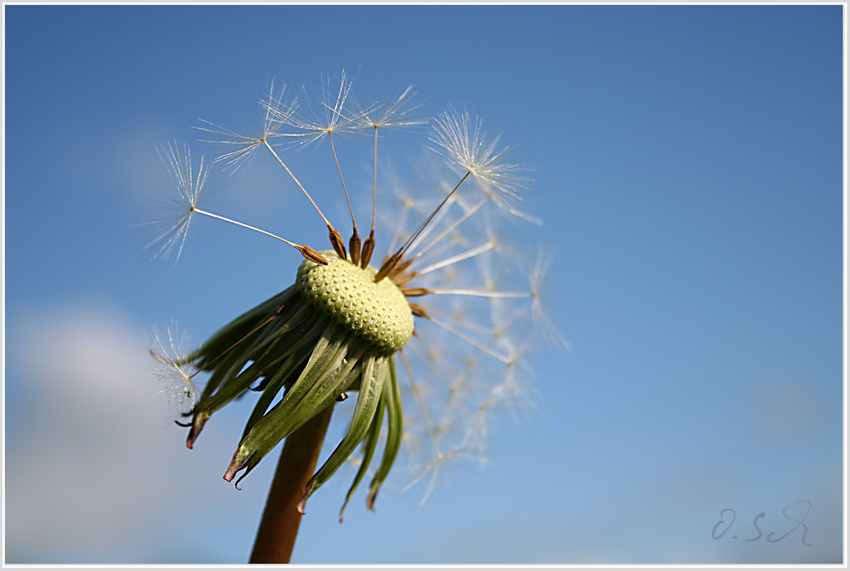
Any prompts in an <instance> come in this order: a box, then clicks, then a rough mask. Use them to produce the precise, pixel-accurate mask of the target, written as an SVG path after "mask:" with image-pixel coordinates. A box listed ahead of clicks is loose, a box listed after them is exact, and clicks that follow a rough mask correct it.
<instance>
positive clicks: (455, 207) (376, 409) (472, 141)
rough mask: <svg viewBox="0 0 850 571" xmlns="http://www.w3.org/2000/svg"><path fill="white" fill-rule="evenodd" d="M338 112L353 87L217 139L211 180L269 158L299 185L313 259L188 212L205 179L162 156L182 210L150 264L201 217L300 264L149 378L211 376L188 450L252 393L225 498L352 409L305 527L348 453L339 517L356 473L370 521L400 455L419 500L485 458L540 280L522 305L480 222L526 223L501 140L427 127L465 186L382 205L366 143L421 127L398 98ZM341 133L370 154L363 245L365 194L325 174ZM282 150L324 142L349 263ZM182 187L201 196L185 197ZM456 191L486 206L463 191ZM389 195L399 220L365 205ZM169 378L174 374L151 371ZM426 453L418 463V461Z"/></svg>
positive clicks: (409, 99)
mask: <svg viewBox="0 0 850 571" xmlns="http://www.w3.org/2000/svg"><path fill="white" fill-rule="evenodd" d="M284 101H286V102H284ZM351 101H353V95H352V82H351V81H350V80H349V79H348V78H347V77H346V76H345V74H344V73H343V75H342V76H341V78H340V81H339V85H338V86H334V87H333V88H331V86H330V83H326V84H325V86H324V90H323V96H322V97H321V98H320V100H319V102H318V103H311V102H310V100H309V99H305V104H306V109H307V110H308V112H309V113H310V114H307V115H305V114H302V113H296V111H295V109H296V106H295V104H294V101H290V100H288V99H286V100H284V98H283V96H282V94H281V95H275V94H274V92H272V95H270V96H269V98H268V99H267V100H266V101H265V102H264V107H265V109H266V116H265V119H264V123H263V126H262V130H261V133H262V134H261V135H260V136H259V137H257V136H253V137H249V136H247V135H246V136H241V135H237V134H235V133H234V132H232V131H229V130H217V131H215V132H217V133H219V134H222V135H223V139H224V141H225V142H227V143H228V144H230V145H231V146H234V150H231V151H229V152H227V153H225V154H224V155H222V157H219V160H222V161H224V162H225V163H230V164H231V165H232V164H234V163H238V164H239V165H240V166H241V165H244V164H245V163H246V162H247V159H248V158H250V156H251V155H252V154H253V153H254V152H256V151H258V150H260V149H265V151H268V152H269V153H270V154H272V155H273V156H274V158H275V159H276V160H277V161H278V163H279V164H280V165H281V166H282V167H283V169H284V171H285V175H284V176H285V178H288V179H290V180H292V181H294V182H296V183H297V184H298V186H299V187H300V188H301V190H302V191H303V192H304V194H305V196H306V197H307V198H308V199H309V202H310V203H311V204H312V206H313V207H314V209H315V210H316V211H317V212H318V213H319V214H320V215H321V218H322V221H323V223H324V224H326V226H327V228H328V232H329V242H330V246H331V248H332V249H321V248H318V247H317V248H316V249H313V248H312V247H311V246H308V245H306V244H297V243H295V242H290V241H288V240H286V239H284V238H280V237H278V236H276V235H274V234H271V233H270V232H267V231H265V230H260V229H259V228H256V227H253V226H250V225H248V224H245V223H243V222H237V221H235V220H233V219H230V218H227V217H225V216H222V215H219V214H214V213H211V212H208V211H206V210H201V209H199V208H198V206H197V194H198V193H199V191H200V186H201V185H202V180H203V179H205V178H206V174H204V176H203V177H202V178H200V177H195V178H193V177H192V172H191V170H188V171H187V168H189V169H190V168H191V167H186V166H185V164H184V162H183V161H182V160H180V157H178V156H177V155H176V153H174V152H172V153H171V155H170V156H171V157H172V160H171V161H170V162H171V164H172V165H173V164H175V163H176V164H178V165H184V166H182V167H181V168H182V169H183V170H182V171H179V170H178V169H172V170H178V172H179V175H178V176H177V177H176V179H175V182H176V183H177V186H178V194H180V196H181V197H183V199H184V200H183V202H186V203H188V204H187V206H188V207H187V208H186V209H185V210H184V212H183V218H178V219H177V220H178V222H179V223H178V224H177V225H176V230H175V229H174V228H173V227H169V228H170V231H169V234H168V238H167V239H165V238H163V240H162V242H161V244H164V246H162V245H161V246H160V249H162V248H163V247H165V248H171V249H174V248H177V249H178V253H179V248H180V247H182V240H185V235H186V231H187V230H188V220H189V219H190V217H191V216H193V215H195V214H201V215H204V216H206V217H209V218H213V219H217V220H220V221H226V222H230V223H233V224H236V225H238V226H240V227H243V228H248V229H252V230H256V231H258V232H261V233H263V234H265V235H268V236H272V237H274V238H277V239H279V240H282V241H284V242H286V243H287V244H289V245H290V246H293V247H295V248H297V249H299V251H300V252H301V254H302V256H303V257H304V258H305V259H304V260H303V261H302V262H301V263H300V266H299V267H298V268H297V272H296V273H295V279H294V283H293V284H292V285H291V286H290V287H288V288H285V289H283V291H281V292H280V293H278V294H276V295H274V296H272V297H271V298H269V299H268V300H266V301H265V302H263V303H261V304H259V305H258V306H256V307H255V308H253V309H250V310H249V311H247V312H245V313H244V314H242V315H241V316H239V317H237V318H236V319H234V320H233V321H232V322H230V323H229V324H227V325H225V326H224V327H222V328H221V329H220V330H219V331H217V332H216V333H214V334H213V335H212V336H211V337H210V338H209V339H208V340H207V341H206V342H204V343H203V344H202V345H201V346H200V348H198V349H197V350H196V351H194V352H192V353H191V354H189V356H184V357H175V358H173V359H170V360H168V359H163V360H160V359H158V362H159V364H160V365H163V366H170V367H172V368H174V367H175V366H176V365H177V364H179V367H178V368H177V374H178V375H179V376H180V378H184V379H191V378H192V377H191V376H188V375H190V373H189V372H187V371H185V370H184V369H183V367H188V366H190V365H191V366H192V367H194V369H193V370H196V371H202V372H204V373H206V374H208V375H209V378H208V381H207V383H206V385H205V387H204V390H203V392H202V393H201V395H200V396H199V397H198V400H197V402H194V401H193V402H192V405H193V406H192V422H191V425H190V428H189V434H188V436H187V446H189V447H192V446H193V445H194V443H195V442H196V440H197V439H198V437H199V435H200V434H201V432H202V430H203V428H204V426H205V424H206V423H207V421H208V420H209V419H210V417H211V416H212V414H213V413H215V412H216V411H218V410H220V409H221V408H222V407H224V406H226V405H227V404H229V403H230V402H232V401H234V400H235V399H237V398H239V397H240V396H242V395H243V394H246V393H247V392H248V391H255V392H256V393H258V398H257V401H256V404H255V406H254V409H253V411H252V413H251V414H250V415H249V418H248V420H247V423H246V426H245V428H244V431H243V434H242V437H241V440H240V442H239V445H238V446H237V449H236V451H235V452H234V454H233V457H232V459H231V462H230V464H229V465H228V466H227V469H226V472H225V479H226V480H228V481H232V480H234V479H236V482H237V483H238V482H239V481H240V480H241V479H242V478H244V477H245V476H246V475H247V474H249V473H250V472H251V471H252V470H253V469H254V468H256V466H257V465H258V464H259V463H260V462H261V461H262V460H263V458H264V457H265V456H266V455H268V454H269V453H270V452H271V451H272V450H273V449H274V448H275V447H276V446H277V444H278V443H280V442H281V441H282V440H285V439H289V438H290V437H292V435H293V434H296V431H298V430H299V429H300V428H301V427H302V426H305V425H307V424H308V423H311V422H312V421H313V420H314V419H316V418H318V417H319V416H320V415H324V414H326V413H327V411H329V410H331V408H332V407H334V406H335V403H336V402H338V401H340V400H342V399H344V398H345V397H346V396H349V397H354V395H355V394H356V399H353V400H354V401H355V402H354V405H353V408H354V410H353V413H352V418H351V420H350V422H349V424H348V429H347V431H346V432H345V434H344V436H343V437H342V439H341V441H340V442H339V444H338V446H337V447H336V449H335V450H334V451H333V452H331V454H330V455H329V456H328V457H327V458H325V459H324V461H323V463H322V464H321V466H320V467H319V468H318V470H316V471H315V473H314V474H313V477H312V479H310V481H309V482H308V483H307V486H306V488H305V489H304V490H303V496H302V498H301V501H300V503H299V506H298V507H299V510H301V511H303V510H304V507H305V504H306V502H307V500H308V498H309V497H310V495H311V494H312V493H314V492H315V491H316V490H318V489H319V488H320V487H321V486H322V485H323V484H324V483H325V482H327V481H328V479H330V478H331V477H332V476H333V475H334V473H336V472H337V470H338V469H339V468H340V467H341V466H342V465H343V464H345V463H348V462H349V461H350V460H349V459H350V457H352V456H353V455H355V454H356V453H357V450H360V451H361V455H360V456H359V460H358V461H357V462H356V463H355V466H356V475H355V478H354V481H353V482H352V484H351V486H350V488H349V491H348V494H347V495H346V498H345V501H344V503H343V509H344V508H345V505H347V503H348V501H349V499H350V498H351V497H352V494H353V493H354V492H355V491H356V489H357V488H358V486H359V484H360V482H361V481H362V480H363V479H364V478H365V477H366V475H367V474H370V475H371V481H370V483H369V491H368V496H367V506H368V507H370V508H371V507H373V505H374V502H375V499H376V496H377V494H378V491H379V490H380V489H381V487H382V486H383V484H384V482H385V481H386V480H387V478H388V477H389V474H390V471H391V469H392V467H393V466H394V465H395V464H396V460H397V457H398V456H399V454H400V451H401V450H402V449H405V450H406V451H407V453H408V456H409V457H411V461H412V463H413V464H415V465H418V466H419V472H418V474H417V478H416V482H418V483H422V484H424V487H425V492H426V493H425V495H426V496H427V495H428V494H430V493H431V492H432V491H433V489H434V487H435V485H436V482H437V481H438V478H439V474H440V473H441V472H442V470H443V466H444V465H445V464H446V463H447V462H453V461H455V460H460V459H473V460H475V461H481V460H483V459H484V458H486V453H485V445H486V440H487V437H488V435H489V420H490V418H491V415H492V413H493V411H495V410H497V409H499V408H503V407H504V406H509V405H510V403H511V402H513V401H517V402H519V401H521V400H522V397H524V396H525V395H527V394H528V391H527V390H526V389H525V388H524V387H523V386H522V383H521V382H520V380H521V378H524V375H525V369H524V362H525V359H524V357H525V350H522V351H521V350H519V347H521V346H522V347H525V341H526V340H527V339H526V334H527V331H526V329H525V328H523V327H522V326H521V325H522V323H524V322H525V321H527V322H529V323H533V322H534V316H535V315H536V314H537V313H539V312H540V311H541V310H540V309H539V301H538V296H537V293H538V291H539V285H540V284H539V281H540V280H541V279H542V276H543V269H539V271H538V268H537V267H536V266H535V269H534V271H533V272H532V275H531V276H530V277H531V278H532V284H531V288H530V289H524V288H523V287H521V286H519V287H518V286H517V285H516V284H517V278H522V277H525V278H526V279H527V278H528V277H529V275H528V274H526V275H525V276H523V275H522V274H521V273H518V272H516V271H515V272H514V274H509V273H507V272H508V266H510V268H513V269H514V270H516V269H517V268H518V266H515V265H513V264H506V263H505V262H506V256H505V247H504V245H503V242H502V240H500V239H499V236H498V235H497V233H496V232H495V231H494V230H493V228H494V227H495V226H494V225H493V224H492V223H491V222H490V221H491V219H494V218H500V219H501V218H515V217H517V216H520V217H522V216H524V215H523V214H521V213H519V212H518V211H517V210H516V209H515V208H514V207H513V206H512V202H513V201H514V200H516V199H519V198H520V197H521V194H522V192H523V191H524V190H525V188H526V183H527V179H524V178H522V177H521V176H520V175H519V173H520V172H521V171H522V169H521V168H520V167H519V166H517V165H514V164H512V163H509V162H507V160H506V159H507V158H508V156H509V151H507V150H499V148H498V140H499V139H498V138H495V139H490V138H488V137H487V136H486V133H485V132H484V130H483V128H482V124H481V121H480V120H479V119H477V118H475V119H473V118H471V117H470V116H469V115H468V114H467V113H465V112H464V113H458V112H457V111H455V110H454V109H452V108H449V109H448V111H446V112H445V113H443V114H441V115H439V116H438V117H437V118H436V120H435V127H434V133H433V134H432V137H431V141H432V143H434V144H436V147H437V149H438V152H440V153H441V154H443V155H444V156H445V157H447V158H448V159H449V160H450V161H451V162H452V163H453V165H454V166H455V167H461V169H463V170H462V172H460V173H457V175H458V176H457V178H456V179H455V180H453V181H452V182H446V178H445V176H444V174H442V173H441V174H440V175H439V176H438V177H437V178H436V179H435V180H431V181H430V182H428V183H427V184H426V185H425V188H426V189H427V192H425V193H421V194H418V193H408V194H407V195H404V194H402V193H401V191H400V189H399V187H398V186H397V185H391V184H384V183H383V181H382V183H381V185H380V188H381V191H382V192H380V193H379V192H378V190H379V179H380V177H379V171H378V158H377V157H378V139H379V136H378V132H379V131H381V132H382V134H383V130H384V129H390V128H402V127H403V128H406V127H412V126H415V125H420V124H422V123H423V121H422V120H420V119H417V118H415V116H414V115H413V112H414V111H418V110H419V109H420V108H421V103H419V102H418V101H417V100H416V98H415V97H414V93H413V91H412V89H411V88H408V89H406V90H404V91H403V92H402V93H401V95H400V96H398V97H397V98H395V99H392V100H390V101H389V103H385V104H380V103H379V104H374V105H369V106H366V107H363V106H355V105H352V104H351ZM208 132H214V131H213V130H209V131H208ZM355 133H369V134H371V135H372V137H373V145H372V150H371V155H372V156H370V157H369V158H370V159H372V162H373V163H374V168H373V172H372V173H371V174H372V177H371V180H369V181H368V182H367V184H368V183H371V186H372V196H371V197H370V198H371V202H372V221H371V230H370V234H369V236H368V238H367V239H366V240H365V241H363V242H362V244H361V242H360V239H359V235H358V231H357V224H356V221H355V215H354V209H353V208H352V205H351V197H350V195H349V191H350V189H353V188H362V187H363V186H365V184H360V185H357V186H354V185H350V184H349V183H348V182H347V180H348V177H346V176H344V173H343V169H342V167H341V164H340V161H339V160H338V151H339V150H340V149H338V148H337V144H338V143H341V141H340V140H339V139H338V138H337V137H335V135H341V134H355ZM279 137H293V138H292V139H290V140H291V141H295V140H297V141H299V142H300V143H301V144H303V145H309V144H312V143H318V142H320V141H321V140H323V139H324V138H325V137H327V138H328V140H329V143H330V147H331V151H332V156H333V158H334V169H335V171H336V174H338V176H339V179H340V181H341V183H342V186H343V190H344V195H345V197H346V200H347V203H348V214H349V215H350V217H351V223H352V227H353V233H352V238H351V239H350V240H349V242H348V249H347V250H346V245H345V244H344V243H343V240H342V238H341V235H340V234H339V232H338V231H336V229H335V228H334V226H333V225H332V224H331V222H330V221H329V220H328V219H327V218H326V217H325V215H324V214H322V212H321V210H319V207H318V206H317V204H316V201H314V197H313V196H312V195H311V194H310V193H308V191H307V190H306V189H305V188H304V186H302V184H301V182H300V181H299V179H298V178H297V177H296V174H295V172H294V170H293V169H292V168H291V167H290V162H291V161H290V159H289V158H288V157H287V158H286V161H285V160H284V155H285V153H284V150H285V148H284V149H280V148H278V149H276V148H275V146H274V145H273V144H272V143H271V142H270V139H272V138H279ZM340 146H341V145H340ZM293 164H294V163H293ZM196 179H197V180H198V181H199V182H198V184H195V183H192V184H189V185H187V181H195V180H196ZM381 180H382V179H381ZM470 181H475V184H477V186H478V187H480V188H481V189H483V190H484V194H475V195H469V194H468V193H466V192H463V191H461V190H460V189H461V188H462V187H464V185H465V184H466V185H469V184H470ZM361 182H362V181H361ZM187 188H188V189H190V191H185V190H181V189H187ZM385 189H386V190H385ZM386 193H389V194H391V195H395V197H396V198H401V200H398V201H397V204H396V206H395V208H396V209H395V210H393V209H392V208H393V207H392V206H391V205H390V204H388V203H385V202H381V201H379V199H378V197H379V196H380V197H382V198H381V200H383V196H384V194H386ZM187 197H188V199H187ZM184 218H185V220H184ZM382 220H383V221H387V222H388V226H389V228H388V229H387V231H386V232H382V230H383V229H381V228H378V229H376V226H379V224H378V223H379V222H380V221H382ZM171 224H172V225H174V223H173V222H172V223H171ZM355 238H356V239H355ZM178 240H179V241H180V246H179V247H178V245H177V242H178ZM376 240H381V241H383V242H385V243H386V244H387V245H388V247H387V250H386V251H387V256H386V257H385V258H384V260H383V261H382V263H381V264H380V265H379V266H378V265H377V264H375V265H373V264H371V263H370V258H371V256H372V251H373V248H374V245H375V242H376ZM260 262H261V263H262V261H260ZM376 266H377V267H376ZM497 269H498V271H497ZM264 273H265V272H262V273H261V275H264ZM503 280H505V283H503ZM538 323H540V320H539V316H538ZM397 359H400V360H401V362H402V363H403V366H404V367H403V371H404V372H403V374H402V375H397V371H396V361H397ZM165 373H168V374H170V375H175V373H174V371H170V370H166V369H163V374H165ZM192 374H194V373H192ZM174 378H177V377H174ZM428 453H430V455H431V457H430V458H426V459H424V460H423V459H422V458H421V457H420V455H422V454H428ZM375 463H377V466H375ZM341 517H342V513H340V518H341Z"/></svg>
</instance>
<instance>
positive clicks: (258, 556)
mask: <svg viewBox="0 0 850 571" xmlns="http://www.w3.org/2000/svg"><path fill="white" fill-rule="evenodd" d="M332 413H333V406H330V407H328V408H327V409H325V410H324V411H322V412H321V413H319V414H318V415H316V416H315V417H313V418H312V419H311V420H310V421H309V422H308V423H307V424H305V425H304V426H302V427H301V428H299V429H298V430H296V431H295V432H294V433H292V434H290V435H289V436H288V437H287V438H286V441H285V443H284V446H283V452H282V453H281V455H280V460H279V461H278V464H277V471H276V472H275V475H274V479H273V480H272V486H271V489H270V490H269V497H268V499H267V500H266V507H265V509H264V510H263V519H262V520H261V521H260V529H259V530H258V531H257V539H256V541H255V542H254V550H253V552H252V553H251V563H289V558H290V557H291V556H292V548H293V547H294V546H295V538H296V536H297V535H298V526H299V525H300V524H301V517H302V515H303V514H301V513H299V511H298V502H299V500H300V499H301V497H302V496H303V495H304V490H306V488H307V482H308V481H310V478H311V477H312V476H313V472H314V471H315V469H316V463H317V462H318V460H319V453H320V452H321V450H322V442H323V441H324V440H325V433H326V432H327V430H328V424H330V421H331V414H332Z"/></svg>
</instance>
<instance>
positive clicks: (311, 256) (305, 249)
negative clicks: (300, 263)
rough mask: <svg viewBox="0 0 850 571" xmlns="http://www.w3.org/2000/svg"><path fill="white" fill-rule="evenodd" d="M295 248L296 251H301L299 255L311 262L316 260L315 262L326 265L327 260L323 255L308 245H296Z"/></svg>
mask: <svg viewBox="0 0 850 571" xmlns="http://www.w3.org/2000/svg"><path fill="white" fill-rule="evenodd" d="M297 248H298V251H299V252H301V255H302V256H304V257H305V258H307V259H308V260H310V261H311V262H316V263H317V264H321V265H323V266H327V265H328V261H327V260H326V259H325V257H324V256H323V255H321V254H320V253H319V252H317V251H316V250H314V249H313V248H311V247H310V246H297Z"/></svg>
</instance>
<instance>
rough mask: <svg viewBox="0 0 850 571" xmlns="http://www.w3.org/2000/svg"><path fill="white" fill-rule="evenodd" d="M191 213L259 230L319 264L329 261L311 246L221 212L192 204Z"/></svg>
mask: <svg viewBox="0 0 850 571" xmlns="http://www.w3.org/2000/svg"><path fill="white" fill-rule="evenodd" d="M190 213H196V214H202V215H204V216H209V217H210V218H215V219H216V220H223V221H224V222H230V223H231V224H236V225H237V226H241V227H243V228H247V229H249V230H254V231H256V232H259V233H260V234H265V235H266V236H271V237H272V238H276V239H278V240H280V241H281V242H285V243H287V244H289V245H290V246H292V247H293V248H295V249H296V250H298V251H299V252H301V255H302V256H304V257H305V258H307V259H308V260H312V261H314V262H316V263H318V264H322V265H325V264H327V263H328V261H327V260H325V258H324V257H323V256H322V255H321V254H319V253H318V252H316V251H315V250H314V249H313V248H311V247H310V246H305V245H303V244H296V243H295V242H290V241H289V240H287V239H286V238H281V237H280V236H278V235H277V234H272V233H271V232H268V231H266V230H262V229H261V228H257V227H256V226H251V225H250V224H245V223H244V222H239V221H238V220H233V219H232V218H227V217H226V216H221V215H219V214H214V213H212V212H207V211H206V210H201V209H200V208H197V207H195V206H192V209H191V210H190Z"/></svg>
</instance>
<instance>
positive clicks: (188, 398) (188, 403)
mask: <svg viewBox="0 0 850 571" xmlns="http://www.w3.org/2000/svg"><path fill="white" fill-rule="evenodd" d="M152 345H153V347H152V348H151V356H153V358H154V361H155V364H154V365H153V368H152V371H151V372H152V374H153V375H154V376H155V377H157V378H159V379H160V380H161V381H162V384H163V391H164V392H166V393H167V394H168V397H169V402H171V403H174V404H175V405H176V406H177V408H178V409H179V410H180V411H181V412H183V413H187V412H190V411H191V410H192V408H194V406H195V403H197V402H198V398H199V394H198V389H197V388H196V387H195V383H194V382H193V381H192V377H194V376H195V375H196V374H197V371H195V370H194V369H193V367H192V365H191V361H192V358H191V355H190V353H189V346H190V342H189V336H188V333H185V332H184V333H182V334H180V335H178V334H177V326H176V325H174V324H172V325H171V326H169V327H166V329H165V334H164V335H161V334H160V332H159V330H158V329H156V328H154V337H153V342H152Z"/></svg>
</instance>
